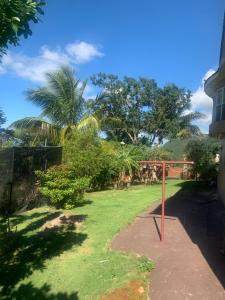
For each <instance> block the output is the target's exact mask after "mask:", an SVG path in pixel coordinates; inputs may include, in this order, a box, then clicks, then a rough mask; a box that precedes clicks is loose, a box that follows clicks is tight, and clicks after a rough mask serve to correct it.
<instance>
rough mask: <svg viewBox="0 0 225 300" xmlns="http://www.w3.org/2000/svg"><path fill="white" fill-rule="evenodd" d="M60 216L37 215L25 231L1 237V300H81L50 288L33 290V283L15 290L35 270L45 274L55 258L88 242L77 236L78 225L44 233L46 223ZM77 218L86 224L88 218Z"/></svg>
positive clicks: (62, 226)
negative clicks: (46, 266)
mask: <svg viewBox="0 0 225 300" xmlns="http://www.w3.org/2000/svg"><path fill="white" fill-rule="evenodd" d="M60 214H61V212H59V211H56V212H53V213H48V214H46V213H40V214H39V213H35V216H32V215H31V216H30V217H29V216H27V217H25V219H26V221H27V220H28V219H29V218H30V220H31V222H29V224H28V225H27V226H26V227H25V228H24V229H22V230H18V231H13V232H11V233H8V234H2V233H1V234H0V245H1V248H0V299H7V300H9V299H21V300H22V299H24V300H25V299H49V300H50V299H51V300H55V299H71V300H72V299H78V298H77V295H76V293H75V294H72V295H71V296H69V295H67V294H65V293H59V294H52V293H51V292H50V286H49V285H47V284H45V285H44V286H43V287H42V288H41V289H38V288H36V287H34V286H33V285H32V283H29V284H22V285H20V286H19V288H18V289H16V285H17V284H18V283H20V281H22V280H23V279H25V278H27V277H28V276H30V275H31V274H32V273H33V272H34V271H35V270H44V269H45V261H46V260H47V259H51V258H53V257H56V256H58V255H60V254H62V253H63V252H64V251H67V250H69V249H71V248H72V247H73V246H81V245H82V243H83V242H84V240H85V239H86V238H87V234H84V233H81V232H76V230H75V229H76V228H75V224H71V223H69V224H66V223H65V224H64V223H63V224H62V225H61V226H58V227H53V228H47V229H46V230H43V228H42V226H43V225H44V224H45V223H46V222H48V221H50V220H53V219H55V218H57V217H58V216H59V215H60ZM39 217H40V218H39ZM74 217H76V216H74ZM77 217H79V219H83V220H84V219H85V218H86V216H77ZM35 218H38V219H37V220H35ZM22 219H23V218H22ZM20 221H21V217H18V220H17V219H16V218H14V220H13V222H14V224H18V223H19V222H20ZM23 221H24V219H23ZM1 225H2V224H0V226H1Z"/></svg>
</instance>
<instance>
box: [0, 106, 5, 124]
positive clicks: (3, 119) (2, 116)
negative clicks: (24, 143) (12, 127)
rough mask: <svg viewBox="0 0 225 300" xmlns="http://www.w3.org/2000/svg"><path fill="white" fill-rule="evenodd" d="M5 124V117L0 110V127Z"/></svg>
mask: <svg viewBox="0 0 225 300" xmlns="http://www.w3.org/2000/svg"><path fill="white" fill-rule="evenodd" d="M5 122H6V117H5V114H4V112H3V111H2V110H1V109H0V127H1V126H2V125H3V124H4V123H5Z"/></svg>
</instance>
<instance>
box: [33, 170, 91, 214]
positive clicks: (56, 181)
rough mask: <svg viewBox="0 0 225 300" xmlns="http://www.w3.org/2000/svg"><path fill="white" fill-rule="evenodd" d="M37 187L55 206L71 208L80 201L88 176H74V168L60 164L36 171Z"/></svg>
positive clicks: (87, 185) (87, 184) (88, 181)
mask: <svg viewBox="0 0 225 300" xmlns="http://www.w3.org/2000/svg"><path fill="white" fill-rule="evenodd" d="M36 176H37V178H38V183H37V185H38V189H39V191H40V193H41V194H42V195H43V196H45V197H46V198H47V199H48V200H49V202H50V204H51V205H53V206H54V207H56V208H72V207H75V206H76V205H78V204H79V203H81V202H82V200H83V196H84V192H85V191H86V190H87V189H88V188H89V185H90V178H88V177H80V178H78V177H76V176H75V174H74V170H73V169H71V168H69V167H68V166H65V165H61V166H55V167H52V168H49V169H48V170H47V171H46V172H44V171H36Z"/></svg>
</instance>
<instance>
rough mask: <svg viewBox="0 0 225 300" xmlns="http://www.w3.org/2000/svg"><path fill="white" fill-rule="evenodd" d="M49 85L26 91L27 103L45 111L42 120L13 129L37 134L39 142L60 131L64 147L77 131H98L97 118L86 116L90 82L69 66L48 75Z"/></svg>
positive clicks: (22, 122) (21, 122) (27, 121)
mask: <svg viewBox="0 0 225 300" xmlns="http://www.w3.org/2000/svg"><path fill="white" fill-rule="evenodd" d="M46 78H47V85H46V86H45V87H39V88H37V89H29V90H27V91H26V99H27V100H28V101H30V102H32V103H34V104H35V105H37V106H38V107H40V108H41V109H42V113H41V116H40V118H25V119H22V120H18V121H16V122H14V123H13V124H12V125H11V126H10V127H11V128H13V129H17V130H21V131H23V132H24V131H26V132H28V133H31V132H33V134H34V135H35V134H36V135H35V139H36V138H37V137H40V136H41V137H43V135H44V136H48V135H51V134H52V133H53V134H56V132H57V131H60V140H61V143H64V140H65V138H66V137H67V136H68V135H69V133H70V132H71V131H72V130H73V129H74V128H78V129H80V130H87V129H89V130H90V129H92V130H95V131H98V128H99V124H98V121H97V119H95V118H94V117H93V116H87V117H84V116H83V111H84V101H85V100H84V97H83V93H84V90H85V87H86V84H87V82H86V81H85V82H81V81H80V80H79V79H77V78H76V77H75V76H74V71H73V69H72V68H70V67H68V66H62V67H61V68H60V69H59V70H57V71H54V72H50V73H46ZM45 118H46V119H45Z"/></svg>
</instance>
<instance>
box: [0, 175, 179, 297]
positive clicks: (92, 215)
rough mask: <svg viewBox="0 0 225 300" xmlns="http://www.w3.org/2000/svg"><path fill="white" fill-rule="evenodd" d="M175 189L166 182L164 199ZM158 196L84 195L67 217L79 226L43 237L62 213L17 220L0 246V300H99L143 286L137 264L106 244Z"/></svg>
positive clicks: (145, 192) (155, 190)
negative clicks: (133, 284) (130, 285)
mask: <svg viewBox="0 0 225 300" xmlns="http://www.w3.org/2000/svg"><path fill="white" fill-rule="evenodd" d="M179 189H180V185H179V181H172V180H171V181H168V183H167V196H169V195H172V194H174V193H175V192H176V191H178V190H179ZM160 196H161V185H154V186H148V187H145V186H136V187H132V188H131V189H130V190H128V191H126V190H122V191H115V190H109V191H103V192H95V193H89V194H87V195H86V200H87V201H86V205H84V206H82V207H78V208H76V209H74V210H70V211H69V213H70V214H73V215H82V216H83V217H85V218H86V219H85V221H84V222H83V223H82V225H81V226H79V227H78V228H76V229H73V228H63V227H61V228H60V230H52V231H49V232H48V233H46V234H43V232H42V231H41V226H42V225H43V224H44V223H45V222H46V221H48V220H51V219H54V218H55V217H57V216H58V215H59V214H60V213H61V212H59V211H56V210H54V209H51V208H48V207H41V208H37V209H33V210H30V211H27V212H26V213H23V214H20V215H18V216H16V217H15V218H13V220H12V222H13V223H14V224H15V225H16V226H17V229H16V232H15V233H14V234H13V237H9V238H8V241H4V242H3V241H0V242H1V245H2V249H3V250H2V252H3V253H2V255H1V257H0V298H1V299H16V300H18V299H19V300H20V299H21V300H22V299H23V300H25V299H29V300H30V299H38V300H41V299H49V300H50V299H51V300H56V299H62V300H64V299H70V300H73V299H82V300H83V299H98V296H99V295H100V294H102V293H105V292H106V291H109V290H112V289H114V288H116V287H120V286H123V285H124V284H126V283H127V282H128V281H129V280H131V279H139V280H145V274H144V273H141V268H140V259H137V258H136V257H134V256H129V255H125V254H122V253H118V252H114V251H111V250H110V242H111V240H112V238H113V237H114V236H115V235H116V234H117V233H118V232H119V231H120V230H121V229H122V228H124V227H126V226H127V225H128V224H129V223H130V222H132V221H133V220H134V218H135V216H136V215H137V214H139V213H140V212H142V211H143V210H144V209H145V208H147V207H148V206H149V205H150V204H151V203H152V202H153V201H155V200H158V199H160ZM66 213H68V211H67V212H66ZM14 229H15V228H14ZM3 286H4V288H3Z"/></svg>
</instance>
